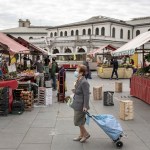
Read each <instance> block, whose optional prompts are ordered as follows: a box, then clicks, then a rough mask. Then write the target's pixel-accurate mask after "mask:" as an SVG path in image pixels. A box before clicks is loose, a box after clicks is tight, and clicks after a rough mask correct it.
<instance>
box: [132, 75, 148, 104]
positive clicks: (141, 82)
mask: <svg viewBox="0 0 150 150" xmlns="http://www.w3.org/2000/svg"><path fill="white" fill-rule="evenodd" d="M130 95H132V96H135V97H137V98H139V99H141V100H142V101H144V102H146V103H148V104H150V78H146V77H142V76H136V75H134V76H132V78H131V81H130Z"/></svg>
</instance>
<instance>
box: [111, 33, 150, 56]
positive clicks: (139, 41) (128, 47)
mask: <svg viewBox="0 0 150 150" xmlns="http://www.w3.org/2000/svg"><path fill="white" fill-rule="evenodd" d="M148 41H150V31H148V32H145V33H142V34H140V35H138V36H137V37H135V38H134V39H132V40H131V41H129V42H128V43H126V44H125V45H123V46H121V47H120V48H118V49H117V50H116V51H114V52H112V55H113V56H121V55H133V54H134V53H135V49H136V48H138V47H140V46H141V45H143V44H145V43H147V42H148Z"/></svg>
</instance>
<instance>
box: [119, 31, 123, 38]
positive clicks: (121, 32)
mask: <svg viewBox="0 0 150 150" xmlns="http://www.w3.org/2000/svg"><path fill="white" fill-rule="evenodd" d="M120 39H123V29H121V30H120Z"/></svg>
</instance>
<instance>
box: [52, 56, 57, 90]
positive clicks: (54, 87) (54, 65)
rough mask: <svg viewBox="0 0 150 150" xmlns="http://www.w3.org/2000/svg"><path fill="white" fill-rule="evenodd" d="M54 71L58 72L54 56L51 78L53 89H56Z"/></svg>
mask: <svg viewBox="0 0 150 150" xmlns="http://www.w3.org/2000/svg"><path fill="white" fill-rule="evenodd" d="M56 73H58V64H57V62H56V60H55V58H52V68H51V78H52V87H53V91H56Z"/></svg>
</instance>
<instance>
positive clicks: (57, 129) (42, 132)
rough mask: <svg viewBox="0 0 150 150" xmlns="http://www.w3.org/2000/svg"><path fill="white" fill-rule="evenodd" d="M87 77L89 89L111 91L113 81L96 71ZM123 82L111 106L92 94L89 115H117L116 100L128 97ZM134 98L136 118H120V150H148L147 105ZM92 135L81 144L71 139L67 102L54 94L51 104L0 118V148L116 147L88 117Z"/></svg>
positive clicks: (70, 75)
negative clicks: (90, 77)
mask: <svg viewBox="0 0 150 150" xmlns="http://www.w3.org/2000/svg"><path fill="white" fill-rule="evenodd" d="M92 77H93V79H92V80H89V83H90V85H91V92H92V88H93V86H99V85H102V86H103V91H105V90H114V83H115V80H105V79H103V80H102V79H100V78H98V77H97V75H96V72H93V74H92ZM74 81H75V78H74V77H73V72H69V73H67V85H68V92H67V94H68V95H70V94H71V90H70V89H72V88H73V82H74ZM119 81H122V82H123V93H121V94H115V95H114V103H115V105H114V106H103V102H102V101H94V100H93V95H92V94H91V100H90V106H91V109H90V112H91V113H92V114H101V113H109V114H113V115H114V116H115V117H116V118H118V114H119V107H118V104H119V100H121V99H127V98H123V97H124V96H129V80H119ZM129 99H131V100H133V101H134V112H135V117H134V120H132V121H122V120H120V119H119V118H118V120H119V121H120V123H121V125H122V127H123V129H124V131H125V132H126V133H127V134H128V138H124V139H122V140H123V142H124V147H123V148H122V149H123V150H150V105H147V104H145V103H143V102H142V101H140V100H138V99H136V98H132V97H129ZM86 127H87V129H88V131H89V133H90V134H91V138H90V139H89V140H88V141H87V142H86V143H84V144H81V143H79V142H74V141H72V139H73V137H75V136H77V135H78V132H79V130H78V128H77V127H74V125H73V110H72V109H71V108H69V107H68V106H67V105H66V104H62V103H60V104H59V103H57V99H56V93H53V105H52V106H50V107H40V108H34V110H33V111H31V112H24V113H23V114H22V115H9V116H8V117H0V150H104V149H105V150H112V149H116V148H115V146H114V145H113V143H112V142H111V140H110V139H109V137H108V136H107V135H106V134H105V133H104V132H103V131H102V130H101V129H100V128H99V127H98V126H97V125H96V124H95V123H94V122H93V121H92V120H91V122H90V125H89V126H86Z"/></svg>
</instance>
